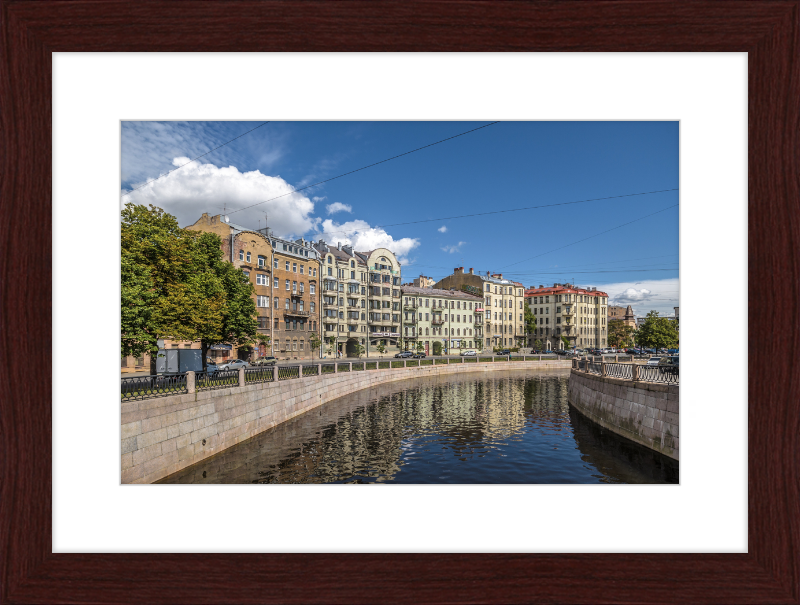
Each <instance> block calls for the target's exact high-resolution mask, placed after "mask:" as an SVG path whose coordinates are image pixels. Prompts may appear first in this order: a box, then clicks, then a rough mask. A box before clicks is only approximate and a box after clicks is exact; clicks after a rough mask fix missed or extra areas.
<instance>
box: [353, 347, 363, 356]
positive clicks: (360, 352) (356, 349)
mask: <svg viewBox="0 0 800 605" xmlns="http://www.w3.org/2000/svg"><path fill="white" fill-rule="evenodd" d="M353 351H354V352H355V354H356V357H358V358H359V359H361V356H362V355H363V354H364V345H361V344H356V345H355V346H354V347H353Z"/></svg>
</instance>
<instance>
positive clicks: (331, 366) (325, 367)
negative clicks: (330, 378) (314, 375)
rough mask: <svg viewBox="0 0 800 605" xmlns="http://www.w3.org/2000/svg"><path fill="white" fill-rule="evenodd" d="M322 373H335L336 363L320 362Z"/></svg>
mask: <svg viewBox="0 0 800 605" xmlns="http://www.w3.org/2000/svg"><path fill="white" fill-rule="evenodd" d="M322 373H323V374H335V373H336V364H335V363H323V364H322Z"/></svg>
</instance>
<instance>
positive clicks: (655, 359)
mask: <svg viewBox="0 0 800 605" xmlns="http://www.w3.org/2000/svg"><path fill="white" fill-rule="evenodd" d="M660 361H661V358H660V357H651V358H650V359H648V360H647V365H649V366H657V365H658V362H660Z"/></svg>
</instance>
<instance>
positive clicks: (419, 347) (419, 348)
mask: <svg viewBox="0 0 800 605" xmlns="http://www.w3.org/2000/svg"><path fill="white" fill-rule="evenodd" d="M424 350H425V345H424V344H422V342H420V341H417V352H418V353H422V352H423V351H424Z"/></svg>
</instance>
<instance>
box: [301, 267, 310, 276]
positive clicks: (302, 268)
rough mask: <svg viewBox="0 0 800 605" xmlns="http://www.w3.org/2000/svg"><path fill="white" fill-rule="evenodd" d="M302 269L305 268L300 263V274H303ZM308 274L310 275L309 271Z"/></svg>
mask: <svg viewBox="0 0 800 605" xmlns="http://www.w3.org/2000/svg"><path fill="white" fill-rule="evenodd" d="M304 269H305V267H303V265H300V275H303V270H304ZM309 275H311V273H309Z"/></svg>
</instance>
